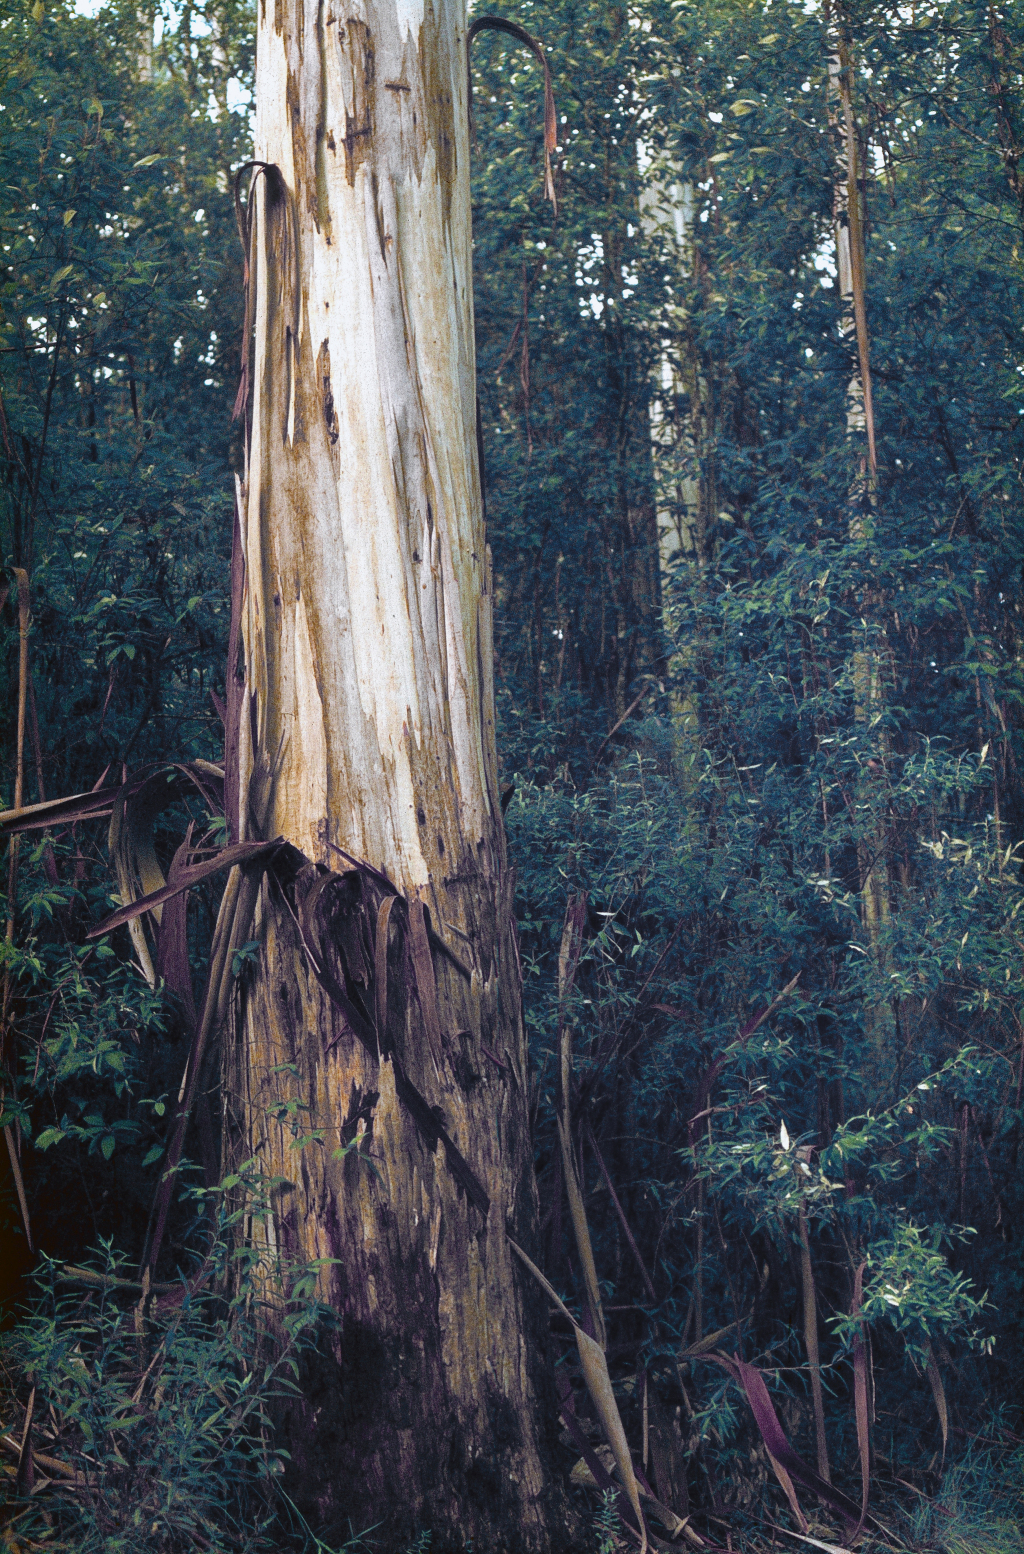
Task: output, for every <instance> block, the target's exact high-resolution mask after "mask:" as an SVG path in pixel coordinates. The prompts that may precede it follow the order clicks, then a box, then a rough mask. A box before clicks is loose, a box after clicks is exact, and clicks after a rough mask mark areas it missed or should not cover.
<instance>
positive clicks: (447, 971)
mask: <svg viewBox="0 0 1024 1554" xmlns="http://www.w3.org/2000/svg"><path fill="white" fill-rule="evenodd" d="M466 48H467V29H466V19H465V12H464V0H435V3H434V4H433V5H432V6H430V7H426V6H424V5H422V3H420V0H379V3H378V0H366V3H359V4H358V5H346V6H344V7H342V6H340V4H339V3H338V0H261V7H260V13H259V25H258V37H257V72H256V76H257V84H256V146H255V155H256V158H257V161H256V162H255V163H254V164H253V166H254V168H256V170H257V173H258V174H259V176H256V177H254V178H253V179H252V181H251V184H250V194H249V201H248V205H247V207H246V211H245V215H244V220H243V221H242V222H241V230H242V236H243V242H244V243H245V246H246V249H247V264H248V271H249V274H248V289H247V298H248V300H247V309H246V311H247V317H249V318H251V320H252V330H253V342H252V347H251V351H249V353H248V355H247V356H246V357H245V360H244V373H243V377H244V386H243V388H242V389H241V390H240V394H239V408H240V409H242V408H243V407H245V406H247V405H251V435H250V436H249V437H248V438H247V448H248V464H247V470H246V478H245V482H244V484H243V488H242V492H241V499H240V510H241V538H242V551H243V553H244V561H245V568H244V578H245V591H244V599H243V604H242V611H241V621H242V625H241V634H242V640H243V645H244V659H245V684H244V688H243V689H242V692H241V695H240V698H239V706H238V709H237V722H236V727H237V729H238V742H237V766H238V774H239V776H238V800H237V813H236V815H235V816H233V817H231V818H232V822H233V827H232V835H233V837H234V835H235V833H236V831H237V839H238V841H239V842H245V841H262V840H264V839H266V838H270V837H281V838H283V839H284V841H285V842H286V843H288V844H290V848H292V849H294V850H295V851H294V852H292V851H287V850H285V849H282V851H281V852H280V854H278V855H275V856H276V858H277V859H278V862H277V863H275V866H274V868H273V870H272V871H271V872H269V873H267V874H266V875H265V876H264V878H263V883H262V885H261V886H260V887H259V899H258V901H257V903H256V907H255V916H254V919H253V926H252V928H251V929H250V933H251V935H252V937H254V938H259V939H260V940H261V941H262V952H261V956H260V961H259V966H258V970H257V972H256V975H255V977H254V978H252V979H250V980H247V983H246V986H245V990H244V992H243V993H242V994H241V1000H240V1006H239V1009H238V1011H237V1016H236V1020H235V1032H234V1038H233V1040H231V1041H230V1042H229V1043H228V1044H227V1047H228V1050H227V1055H226V1092H225V1141H224V1142H225V1164H227V1163H228V1162H229V1161H230V1160H231V1159H233V1158H248V1157H250V1156H252V1155H253V1154H256V1155H258V1157H259V1158H260V1160H261V1161H262V1163H263V1165H264V1166H265V1169H266V1170H267V1172H268V1175H270V1176H271V1177H274V1178H280V1179H283V1181H284V1183H285V1185H284V1186H283V1187H282V1188H281V1189H280V1191H279V1194H278V1197H277V1202H278V1208H279V1212H278V1214H277V1215H276V1216H275V1218H274V1220H273V1222H272V1223H268V1224H266V1225H264V1226H262V1227H258V1229H257V1234H261V1235H264V1236H265V1237H266V1238H267V1246H268V1250H269V1251H271V1252H273V1253H275V1254H276V1253H277V1252H278V1251H281V1252H284V1253H287V1254H289V1255H292V1254H294V1255H296V1256H299V1257H302V1258H304V1259H308V1258H323V1259H336V1261H332V1262H330V1263H325V1265H324V1273H323V1276H322V1278H323V1285H322V1290H321V1294H322V1296H323V1297H324V1298H325V1299H326V1300H328V1301H329V1302H331V1304H333V1305H334V1306H335V1307H336V1308H337V1309H338V1310H339V1311H340V1312H341V1313H342V1316H343V1323H342V1328H341V1331H340V1334H325V1335H324V1340H323V1344H322V1346H321V1349H320V1352H319V1355H318V1357H317V1359H316V1362H315V1364H313V1363H312V1362H311V1363H310V1369H309V1371H308V1374H307V1375H306V1377H305V1378H304V1382H305V1400H304V1402H303V1403H302V1404H290V1405H289V1408H290V1409H291V1412H290V1413H289V1414H288V1415H287V1417H286V1418H285V1419H284V1426H285V1430H286V1433H287V1435H288V1436H289V1438H290V1439H289V1443H288V1444H289V1449H290V1451H291V1453H292V1467H291V1469H290V1485H289V1492H290V1493H291V1494H292V1495H293V1498H295V1499H296V1501H297V1502H298V1503H299V1504H300V1505H301V1506H302V1507H303V1509H304V1510H305V1511H306V1512H307V1514H310V1515H311V1517H312V1518H314V1519H315V1522H316V1524H317V1525H318V1528H322V1529H323V1530H324V1531H323V1535H324V1536H326V1537H327V1538H328V1541H330V1538H331V1536H332V1535H333V1534H337V1535H338V1538H347V1537H348V1536H349V1535H350V1532H351V1531H353V1530H356V1531H358V1530H360V1529H362V1528H366V1527H369V1526H371V1525H374V1526H375V1531H374V1541H375V1545H376V1546H377V1547H378V1548H380V1549H381V1551H382V1554H387V1551H389V1550H391V1549H395V1550H399V1549H403V1548H405V1547H407V1546H408V1544H409V1543H410V1542H411V1541H412V1539H413V1537H414V1534H415V1531H416V1529H417V1528H418V1527H429V1528H430V1529H431V1531H432V1533H433V1543H432V1547H433V1548H434V1549H435V1550H437V1551H438V1554H442V1551H444V1550H447V1549H459V1550H462V1549H464V1548H465V1547H466V1545H467V1543H468V1542H469V1540H470V1539H472V1540H473V1541H474V1543H475V1546H476V1547H478V1548H486V1549H495V1550H498V1549H508V1550H512V1549H521V1550H524V1551H525V1550H537V1551H539V1550H541V1549H549V1548H557V1546H558V1545H559V1542H560V1541H561V1540H563V1539H564V1538H565V1537H566V1536H567V1530H568V1525H569V1522H568V1518H567V1517H566V1514H565V1513H566V1508H565V1506H564V1503H563V1502H562V1500H561V1495H560V1493H559V1492H558V1491H556V1490H554V1489H553V1488H552V1485H551V1481H550V1479H549V1477H548V1475H547V1472H546V1470H545V1465H544V1462H543V1460H542V1453H541V1448H540V1443H539V1439H538V1435H537V1431H538V1429H539V1428H540V1425H539V1421H540V1419H541V1418H542V1416H543V1414H544V1409H543V1407H542V1406H541V1405H540V1404H539V1402H538V1398H537V1389H538V1387H543V1390H544V1391H545V1392H547V1391H548V1390H549V1386H548V1384H547V1383H546V1382H544V1381H543V1379H542V1376H543V1373H542V1370H541V1365H542V1358H543V1357H542V1354H541V1346H540V1344H539V1343H538V1342H537V1339H536V1337H535V1336H533V1335H531V1334H528V1333H527V1325H528V1324H527V1318H526V1308H527V1307H529V1310H530V1312H531V1320H532V1318H533V1317H536V1316H537V1315H539V1313H538V1311H537V1301H536V1297H535V1296H534V1294H533V1292H532V1290H530V1289H529V1288H528V1287H526V1286H524V1281H523V1277H522V1275H521V1273H520V1272H519V1270H518V1268H517V1267H516V1266H515V1265H514V1260H513V1254H512V1251H511V1249H510V1246H509V1242H508V1239H507V1236H506V1234H505V1232H506V1230H507V1231H508V1233H509V1234H511V1235H512V1236H514V1237H515V1238H516V1239H517V1240H519V1241H525V1242H526V1243H527V1244H529V1243H530V1241H531V1240H532V1237H533V1234H534V1222H535V1215H536V1206H535V1201H534V1189H533V1183H532V1165H531V1151H530V1141H529V1131H528V1120H527V1097H526V1084H525V1073H526V1045H525V1038H524V1032H523V1025H522V1015H521V988H520V983H519V973H518V961H517V956H516V947H515V936H514V924H513V920H512V916H511V911H510V910H508V911H506V910H502V909H501V903H502V902H503V901H504V900H505V899H506V897H509V898H510V893H509V890H508V888H507V887H508V881H509V871H508V868H507V864H506V860H505V850H504V846H505V844H504V833H503V830H502V822H501V815H500V805H499V801H498V793H497V785H496V763H495V754H494V708H493V688H492V679H491V662H492V642H491V600H490V592H491V581H490V569H489V557H488V552H487V547H486V540H485V535H484V532H483V520H482V511H481V496H480V479H479V467H478V460H477V449H476V433H475V426H476V394H475V372H474V355H473V314H472V293H471V242H470V236H471V234H470V203H469V139H468V104H467V80H466ZM258 774H262V777H261V779H260V781H259V782H256V781H255V779H256V777H257V775H258ZM254 784H255V789H256V790H258V791H254ZM231 786H232V787H233V783H232V784H231ZM339 854H340V855H341V856H342V857H344V858H347V859H348V860H349V862H350V863H352V864H355V868H353V869H350V870H349V871H348V872H346V873H332V872H330V869H329V863H330V859H331V856H332V855H339ZM297 855H302V858H303V859H304V860H306V863H305V865H304V866H302V867H300V866H299V864H298V862H297ZM288 859H292V860H295V868H294V872H293V874H292V876H291V878H288V877H287V875H288V870H287V867H286V863H287V860H288ZM335 868H337V865H336V864H335ZM432 925H433V926H432ZM442 928H443V930H444V932H443V934H442ZM449 928H450V929H451V935H449V933H448V929H449ZM452 937H453V938H454V939H455V940H458V942H459V945H460V950H459V954H458V955H456V954H455V952H454V951H453V950H452V949H451V947H450V944H449V942H448V940H449V938H452ZM487 1054H490V1055H491V1056H490V1057H489V1058H488V1057H487ZM494 1055H496V1056H497V1060H498V1061H497V1062H496V1061H494ZM296 1098H297V1099H299V1100H300V1101H301V1102H302V1105H303V1107H304V1108H307V1109H306V1110H304V1112H303V1117H304V1132H307V1133H309V1134H311V1135H319V1136H321V1137H322V1138H323V1141H324V1142H323V1144H322V1146H315V1145H309V1146H307V1147H306V1148H304V1149H301V1150H299V1151H296V1150H294V1149H293V1148H292V1147H291V1146H292V1143H293V1140H292V1137H291V1134H290V1133H289V1131H288V1128H287V1126H286V1125H284V1124H283V1123H281V1122H279V1121H278V1120H276V1119H277V1118H280V1117H285V1116H287V1115H288V1112H287V1108H286V1107H285V1106H283V1105H282V1104H281V1103H282V1102H287V1101H289V1100H292V1099H296ZM357 1124H358V1134H354V1133H353V1132H352V1130H353V1128H354V1127H355V1126H356V1125H357ZM356 1136H358V1138H359V1146H358V1148H354V1149H350V1148H348V1147H347V1146H348V1145H349V1144H350V1143H351V1141H352V1138H354V1137H356Z"/></svg>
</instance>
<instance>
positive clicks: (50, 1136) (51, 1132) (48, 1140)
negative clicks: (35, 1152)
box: [36, 1128, 67, 1149]
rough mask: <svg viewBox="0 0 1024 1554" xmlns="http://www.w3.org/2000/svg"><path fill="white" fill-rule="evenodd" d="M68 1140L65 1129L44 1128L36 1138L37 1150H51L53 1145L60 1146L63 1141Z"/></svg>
mask: <svg viewBox="0 0 1024 1554" xmlns="http://www.w3.org/2000/svg"><path fill="white" fill-rule="evenodd" d="M64 1138H67V1134H66V1133H65V1132H64V1130H63V1128H44V1129H43V1131H42V1133H40V1134H39V1135H38V1136H37V1138H36V1148H37V1149H49V1147H50V1145H51V1144H59V1143H60V1141H61V1139H64Z"/></svg>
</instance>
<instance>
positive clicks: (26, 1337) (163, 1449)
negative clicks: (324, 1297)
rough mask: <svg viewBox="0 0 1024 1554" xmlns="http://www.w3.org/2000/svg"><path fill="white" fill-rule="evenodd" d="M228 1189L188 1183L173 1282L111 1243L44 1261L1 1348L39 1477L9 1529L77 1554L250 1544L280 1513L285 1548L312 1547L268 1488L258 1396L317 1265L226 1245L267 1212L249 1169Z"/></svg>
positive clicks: (269, 1443) (292, 1368)
mask: <svg viewBox="0 0 1024 1554" xmlns="http://www.w3.org/2000/svg"><path fill="white" fill-rule="evenodd" d="M226 1185H227V1187H228V1191H227V1193H225V1192H224V1191H222V1190H220V1189H218V1190H217V1191H215V1192H212V1193H211V1192H209V1191H207V1190H205V1189H198V1190H193V1191H192V1192H191V1193H190V1197H191V1198H192V1201H193V1204H194V1206H195V1207H196V1208H197V1209H198V1210H199V1215H198V1216H197V1219H198V1223H197V1237H198V1239H200V1240H202V1239H205V1240H206V1242H207V1246H206V1250H205V1252H204V1253H203V1254H202V1255H201V1256H198V1257H196V1258H195V1259H194V1260H193V1264H192V1266H191V1268H190V1269H189V1271H188V1273H187V1274H186V1273H182V1275H181V1276H180V1278H179V1280H178V1281H177V1282H176V1283H175V1284H161V1285H157V1286H155V1287H154V1288H153V1289H152V1290H149V1289H147V1288H144V1287H142V1286H140V1285H139V1284H138V1283H137V1282H135V1280H134V1278H133V1274H132V1272H131V1270H130V1269H129V1267H128V1265H127V1260H126V1258H125V1257H124V1256H123V1255H122V1254H121V1253H120V1252H118V1251H117V1250H116V1249H115V1248H114V1247H113V1246H112V1245H111V1244H110V1243H109V1242H108V1243H106V1244H105V1245H104V1246H102V1247H101V1248H100V1249H99V1251H98V1253H97V1255H96V1256H95V1257H94V1259H93V1260H92V1262H91V1263H90V1265H89V1266H88V1267H85V1268H70V1269H69V1268H67V1267H65V1266H63V1265H61V1264H60V1263H58V1262H56V1261H55V1260H53V1259H51V1258H46V1257H44V1258H43V1259H42V1261H41V1264H40V1266H39V1268H38V1270H37V1272H36V1273H35V1275H34V1284H35V1295H34V1298H33V1301H32V1306H31V1310H30V1312H29V1314H28V1315H27V1316H26V1317H25V1319H24V1320H23V1321H22V1322H21V1323H20V1324H19V1325H18V1326H17V1327H16V1328H15V1329H14V1330H13V1332H11V1333H10V1334H9V1335H7V1336H6V1337H5V1339H4V1341H3V1346H2V1350H0V1354H2V1361H3V1367H4V1375H5V1377H6V1378H8V1380H9V1381H13V1379H14V1378H18V1377H20V1378H22V1382H21V1387H20V1388H19V1389H18V1390H19V1391H20V1393H21V1398H20V1405H19V1404H17V1403H16V1402H15V1398H14V1397H13V1396H12V1395H10V1394H9V1395H8V1397H7V1399H6V1400H5V1408H4V1412H5V1414H6V1415H7V1416H8V1417H10V1408H11V1407H12V1406H14V1409H15V1429H14V1431H13V1432H12V1434H14V1435H15V1436H16V1437H17V1438H18V1439H19V1440H20V1438H21V1435H22V1433H23V1431H24V1428H25V1424H24V1421H25V1417H26V1409H28V1410H29V1411H30V1413H31V1441H32V1474H33V1477H34V1478H35V1480H36V1482H37V1484H38V1480H39V1479H40V1478H42V1479H44V1480H46V1479H49V1483H48V1484H47V1485H46V1486H45V1487H46V1493H45V1494H43V1495H37V1496H36V1497H34V1498H33V1499H31V1500H29V1501H28V1502H27V1504H26V1506H25V1508H24V1509H23V1510H21V1512H20V1514H18V1515H16V1517H15V1520H14V1523H13V1528H12V1531H13V1530H14V1529H16V1531H17V1536H18V1537H22V1538H42V1537H44V1536H45V1537H46V1538H48V1540H50V1541H48V1544H47V1546H48V1547H60V1548H66V1549H69V1550H70V1549H74V1550H75V1551H76V1554H101V1551H102V1554H115V1551H116V1554H136V1551H137V1554H143V1551H145V1554H179V1551H184V1550H193V1549H199V1550H211V1551H213V1550H216V1551H221V1550H224V1551H227V1550H231V1551H245V1554H256V1551H257V1550H260V1549H269V1548H273V1547H280V1546H281V1541H280V1540H281V1534H282V1526H287V1523H288V1522H289V1521H291V1522H292V1523H293V1527H292V1532H293V1541H292V1542H291V1544H290V1546H294V1547H297V1548H298V1547H302V1546H304V1545H309V1546H313V1545H316V1540H315V1539H311V1538H307V1537H306V1536H305V1535H304V1529H301V1528H299V1530H298V1531H296V1529H295V1526H294V1523H295V1521H296V1517H295V1515H294V1513H290V1512H288V1508H287V1507H284V1506H283V1505H282V1503H281V1499H280V1496H279V1495H278V1493H277V1490H276V1485H275V1481H276V1479H277V1477H278V1476H279V1475H280V1474H281V1473H282V1472H283V1469H284V1456H285V1454H284V1453H283V1452H282V1451H281V1449H280V1448H279V1447H276V1446H275V1445H274V1442H273V1435H272V1423H271V1409H272V1406H273V1403H274V1401H275V1400H276V1399H278V1398H281V1397H283V1396H285V1395H287V1394H288V1393H290V1392H294V1391H295V1390H296V1377H297V1374H298V1367H297V1363H296V1360H297V1356H298V1355H299V1353H300V1352H301V1351H302V1350H303V1348H304V1347H305V1345H306V1343H307V1341H312V1336H313V1334H314V1333H315V1332H316V1331H317V1330H322V1325H323V1322H324V1321H325V1320H330V1313H329V1312H328V1311H327V1309H326V1308H325V1307H323V1305H322V1304H321V1303H319V1302H318V1301H317V1300H316V1299H315V1298H314V1289H315V1286H316V1280H317V1274H318V1268H317V1267H315V1266H313V1267H309V1268H301V1269H299V1268H291V1269H284V1270H282V1269H281V1268H274V1269H271V1268H269V1267H268V1266H267V1265H266V1263H265V1262H264V1261H261V1260H260V1258H259V1256H258V1255H257V1254H255V1253H253V1252H252V1251H251V1250H250V1249H249V1248H248V1247H247V1246H246V1245H245V1244H241V1245H239V1242H238V1238H237V1232H238V1228H239V1226H240V1224H241V1221H242V1220H243V1219H244V1218H246V1217H248V1216H251V1215H252V1214H254V1213H255V1214H260V1213H263V1214H265V1213H267V1212H269V1198H268V1197H267V1195H266V1190H265V1186H264V1184H261V1183H260V1182H259V1179H258V1177H257V1175H256V1174H255V1172H254V1171H252V1170H250V1172H249V1173H247V1177H246V1182H245V1185H246V1186H247V1188H248V1191H246V1192H245V1194H244V1200H245V1201H244V1202H240V1201H239V1182H238V1180H237V1179H236V1180H235V1181H234V1182H233V1183H229V1184H226ZM228 1196H230V1198H231V1203H230V1205H229V1204H228ZM204 1232H205V1235H204ZM282 1290H283V1291H284V1295H283V1296H282V1295H281V1294H280V1293H278V1292H280V1291H282ZM271 1316H272V1321H271V1320H270V1318H271ZM26 1389H28V1390H27V1395H26ZM12 1475H13V1470H12ZM10 1487H11V1485H10V1482H9V1488H10ZM31 1487H32V1486H31V1485H30V1484H27V1483H25V1482H24V1481H23V1482H22V1483H21V1484H20V1485H18V1486H16V1488H17V1489H18V1490H20V1491H21V1492H22V1494H26V1495H27V1494H28V1491H29V1490H30V1488H31ZM283 1512H286V1513H287V1514H285V1515H284V1516H283V1518H282V1513H283ZM316 1546H317V1547H322V1546H320V1545H316ZM327 1554H329V1551H327Z"/></svg>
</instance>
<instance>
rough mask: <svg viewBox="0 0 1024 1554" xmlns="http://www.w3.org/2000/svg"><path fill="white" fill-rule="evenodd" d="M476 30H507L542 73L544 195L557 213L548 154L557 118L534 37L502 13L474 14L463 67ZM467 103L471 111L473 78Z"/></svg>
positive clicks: (544, 63) (545, 65) (541, 52)
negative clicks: (492, 14)
mask: <svg viewBox="0 0 1024 1554" xmlns="http://www.w3.org/2000/svg"><path fill="white" fill-rule="evenodd" d="M479 32H507V33H508V35H509V37H510V38H515V40H516V42H517V43H521V44H522V45H523V47H524V48H526V49H529V50H530V53H531V54H532V55H533V56H534V58H535V59H536V60H537V61H538V63H539V64H540V67H541V69H542V70H543V72H544V196H545V198H546V199H549V200H550V201H551V208H552V210H553V211H554V213H555V215H556V216H557V215H558V197H557V195H556V194H555V180H554V178H553V177H552V173H551V154H552V152H553V151H554V149H555V146H556V145H557V143H558V121H557V119H556V117H555V94H554V92H553V90H552V87H551V71H550V70H549V69H548V62H547V57H546V55H545V53H544V50H543V49H542V48H541V46H540V44H539V43H538V42H537V40H536V38H531V36H530V34H529V33H528V32H527V30H526V28H525V27H520V25H519V23H518V22H510V21H506V19H505V17H504V16H478V17H477V18H476V20H475V21H474V22H471V23H470V28H469V31H468V32H467V34H466V68H467V69H468V68H469V48H470V45H471V43H472V42H473V39H474V38H475V37H476V35H477V33H479ZM469 102H470V105H471V106H470V112H471V113H472V102H473V81H472V77H470V82H469Z"/></svg>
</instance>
